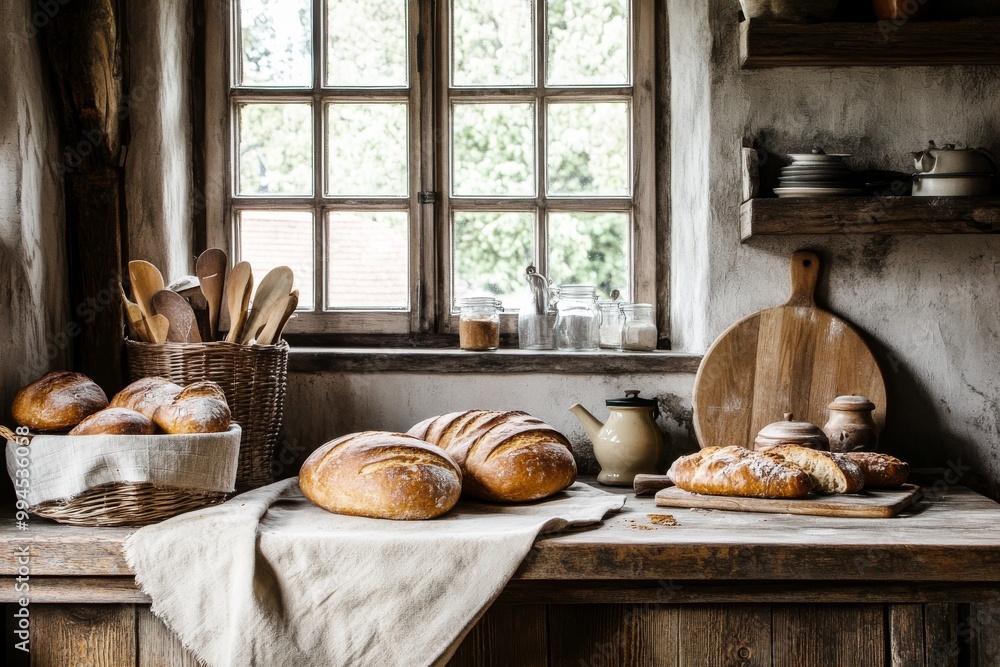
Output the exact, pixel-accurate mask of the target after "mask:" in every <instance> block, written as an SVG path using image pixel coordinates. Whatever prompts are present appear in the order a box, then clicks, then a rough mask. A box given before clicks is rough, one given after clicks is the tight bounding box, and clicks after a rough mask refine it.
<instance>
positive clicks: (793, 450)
mask: <svg viewBox="0 0 1000 667" xmlns="http://www.w3.org/2000/svg"><path fill="white" fill-rule="evenodd" d="M767 452H768V453H769V454H776V455H778V456H780V457H782V458H783V459H785V460H786V461H791V462H792V463H794V464H796V465H797V466H799V467H800V468H802V469H803V470H805V471H806V472H807V473H809V475H810V476H811V477H812V478H813V481H815V483H816V486H815V490H816V491H817V492H819V493H857V492H858V491H860V490H861V489H862V488H863V487H864V485H865V474H864V472H862V470H861V468H859V467H858V466H857V465H856V464H855V463H854V462H852V461H851V460H850V459H847V458H844V456H843V455H841V454H831V453H830V452H820V451H817V450H815V449H809V448H808V447H802V446H800V445H778V446H776V447H771V448H770V449H768V450H767Z"/></svg>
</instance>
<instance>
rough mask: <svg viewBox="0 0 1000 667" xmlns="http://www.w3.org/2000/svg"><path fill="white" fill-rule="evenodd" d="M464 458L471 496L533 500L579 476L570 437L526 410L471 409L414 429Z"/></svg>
mask: <svg viewBox="0 0 1000 667" xmlns="http://www.w3.org/2000/svg"><path fill="white" fill-rule="evenodd" d="M407 433H408V434H409V435H412V436H414V437H416V438H420V439H421V440H426V441H427V442H429V443H431V444H433V445H438V446H439V447H441V448H442V449H444V450H445V451H446V452H448V453H449V454H450V455H451V456H452V457H454V459H455V460H456V461H457V462H458V464H459V466H461V468H462V473H463V475H464V479H465V481H464V485H463V489H462V490H463V492H464V493H465V494H466V495H469V496H472V497H474V498H480V499H483V500H492V501H496V502H527V501H531V500H539V499H541V498H546V497H548V496H551V495H552V494H554V493H558V492H559V491H562V490H563V489H565V488H566V487H568V486H569V485H571V484H572V483H573V482H574V481H575V480H576V461H575V460H574V458H573V450H572V447H571V446H570V444H569V440H567V439H566V436H564V435H563V434H561V433H559V431H557V430H555V429H554V428H552V427H551V426H549V425H548V424H546V423H545V422H543V421H541V420H539V419H535V418H534V417H532V416H531V415H529V414H527V413H524V412H519V411H515V412H495V411H492V410H469V411H467V412H452V413H450V414H446V415H441V416H438V417H431V418H430V419H426V420H424V421H422V422H420V423H419V424H417V425H416V426H414V427H413V428H411V429H410V430H409V431H407Z"/></svg>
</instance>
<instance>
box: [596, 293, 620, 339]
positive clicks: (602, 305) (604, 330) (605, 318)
mask: <svg viewBox="0 0 1000 667" xmlns="http://www.w3.org/2000/svg"><path fill="white" fill-rule="evenodd" d="M620 305H622V304H621V302H618V301H598V302H597V309H598V310H600V311H601V348H602V349H608V350H617V349H618V347H619V346H620V345H621V333H622V311H621V310H620V309H619V306H620Z"/></svg>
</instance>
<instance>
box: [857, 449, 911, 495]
mask: <svg viewBox="0 0 1000 667" xmlns="http://www.w3.org/2000/svg"><path fill="white" fill-rule="evenodd" d="M844 456H846V457H847V458H849V459H850V460H851V461H854V462H855V463H857V464H858V466H859V467H860V468H861V470H863V471H864V473H865V488H871V489H893V488H896V487H899V486H902V485H903V484H905V483H906V478H907V477H909V476H910V464H909V463H907V462H906V461H902V460H900V459H897V458H896V457H895V456H890V455H888V454H878V453H876V452H846V453H845V454H844Z"/></svg>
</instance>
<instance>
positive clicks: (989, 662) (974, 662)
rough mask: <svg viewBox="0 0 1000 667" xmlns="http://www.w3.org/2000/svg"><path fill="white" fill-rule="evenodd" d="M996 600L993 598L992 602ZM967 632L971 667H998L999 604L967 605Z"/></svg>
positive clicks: (999, 649)
mask: <svg viewBox="0 0 1000 667" xmlns="http://www.w3.org/2000/svg"><path fill="white" fill-rule="evenodd" d="M996 599H997V598H996V597H995V598H994V600H996ZM968 623H969V625H968V631H967V632H966V633H963V632H961V629H960V633H959V636H960V637H961V636H963V635H966V636H968V638H969V664H970V666H971V667H1000V603H997V602H988V603H973V604H970V605H969V621H968Z"/></svg>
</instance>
